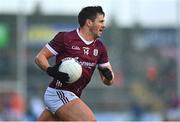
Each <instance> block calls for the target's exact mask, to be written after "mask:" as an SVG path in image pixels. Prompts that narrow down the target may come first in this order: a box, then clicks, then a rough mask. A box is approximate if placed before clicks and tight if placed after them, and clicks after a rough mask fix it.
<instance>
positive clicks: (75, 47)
mask: <svg viewBox="0 0 180 122" xmlns="http://www.w3.org/2000/svg"><path fill="white" fill-rule="evenodd" d="M71 48H72V49H73V50H80V48H79V47H78V46H74V45H73V46H72V47H71Z"/></svg>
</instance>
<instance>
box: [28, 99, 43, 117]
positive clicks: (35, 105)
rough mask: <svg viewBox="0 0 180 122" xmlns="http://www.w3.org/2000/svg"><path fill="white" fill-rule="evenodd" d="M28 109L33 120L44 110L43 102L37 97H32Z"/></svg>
mask: <svg viewBox="0 0 180 122" xmlns="http://www.w3.org/2000/svg"><path fill="white" fill-rule="evenodd" d="M30 108H31V111H32V114H33V115H34V116H35V118H38V117H39V116H40V114H41V112H42V111H43V110H44V104H43V101H42V100H41V99H40V98H39V97H36V96H34V97H32V98H31V100H30Z"/></svg>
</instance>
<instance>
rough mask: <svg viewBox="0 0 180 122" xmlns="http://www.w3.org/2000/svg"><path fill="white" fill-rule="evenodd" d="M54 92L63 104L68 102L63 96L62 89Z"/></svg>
mask: <svg viewBox="0 0 180 122" xmlns="http://www.w3.org/2000/svg"><path fill="white" fill-rule="evenodd" d="M56 93H57V95H58V97H59V99H60V100H61V101H62V102H63V103H64V104H66V103H68V102H69V100H68V98H67V97H65V95H64V93H63V92H62V91H56Z"/></svg>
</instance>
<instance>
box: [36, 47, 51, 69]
mask: <svg viewBox="0 0 180 122" xmlns="http://www.w3.org/2000/svg"><path fill="white" fill-rule="evenodd" d="M52 56H53V54H52V53H51V52H50V51H49V49H47V48H46V47H44V48H42V49H41V51H40V52H39V53H38V54H37V56H36V57H35V62H36V64H37V65H38V66H39V67H40V68H41V69H42V70H43V71H46V70H47V68H48V67H49V63H48V59H49V58H51V57H52Z"/></svg>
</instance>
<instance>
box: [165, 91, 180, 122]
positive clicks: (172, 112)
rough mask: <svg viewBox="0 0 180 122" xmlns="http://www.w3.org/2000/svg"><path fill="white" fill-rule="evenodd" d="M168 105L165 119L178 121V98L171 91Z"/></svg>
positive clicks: (179, 108) (179, 101)
mask: <svg viewBox="0 0 180 122" xmlns="http://www.w3.org/2000/svg"><path fill="white" fill-rule="evenodd" d="M168 104H169V106H168V108H167V111H166V115H165V118H166V120H167V121H180V100H179V97H178V95H177V94H176V93H175V92H173V93H172V94H171V97H170V101H169V103H168Z"/></svg>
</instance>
